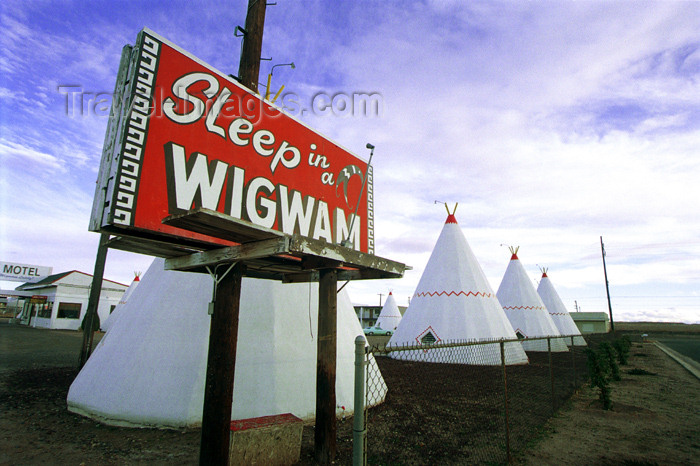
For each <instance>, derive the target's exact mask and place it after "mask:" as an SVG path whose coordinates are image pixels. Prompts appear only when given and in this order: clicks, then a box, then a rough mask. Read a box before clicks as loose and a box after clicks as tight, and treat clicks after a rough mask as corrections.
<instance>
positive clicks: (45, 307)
mask: <svg viewBox="0 0 700 466" xmlns="http://www.w3.org/2000/svg"><path fill="white" fill-rule="evenodd" d="M36 307H37V308H38V309H39V310H38V312H37V314H36V315H37V317H43V318H45V319H50V318H51V311H52V307H53V303H46V304H37V305H36Z"/></svg>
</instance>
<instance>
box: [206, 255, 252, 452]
mask: <svg viewBox="0 0 700 466" xmlns="http://www.w3.org/2000/svg"><path fill="white" fill-rule="evenodd" d="M225 270H226V272H224V274H222V276H217V277H216V285H215V286H216V299H215V300H214V314H212V316H211V325H210V327H209V353H208V357H207V376H206V386H205V388H204V408H203V410H202V437H201V443H200V450H199V464H207V465H210V464H211V465H214V464H222V465H223V464H228V456H229V444H230V437H229V435H230V434H229V432H230V425H231V405H232V401H233V381H234V374H235V372H236V346H237V343H238V311H239V309H240V301H241V281H242V280H243V272H244V270H245V265H243V264H241V263H240V262H239V263H235V264H232V265H231V266H230V268H227V269H225Z"/></svg>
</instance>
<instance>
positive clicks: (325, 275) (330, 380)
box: [314, 269, 338, 464]
mask: <svg viewBox="0 0 700 466" xmlns="http://www.w3.org/2000/svg"><path fill="white" fill-rule="evenodd" d="M337 289H338V273H337V271H336V270H335V269H324V270H321V271H320V279H319V282H318V340H317V346H316V348H317V350H316V430H315V431H314V455H315V457H316V460H317V461H318V462H319V463H321V464H330V462H331V461H332V460H333V458H335V447H336V430H337V428H336V420H335V407H336V401H335V371H336V345H337V340H338V338H337V334H338V331H337V330H338V324H337V322H338V319H337V308H338V292H337Z"/></svg>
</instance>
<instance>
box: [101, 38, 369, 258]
mask: <svg viewBox="0 0 700 466" xmlns="http://www.w3.org/2000/svg"><path fill="white" fill-rule="evenodd" d="M363 184H365V185H366V188H365V189H364V190H363V189H362V186H363ZM358 204H359V209H358V211H357V216H355V213H354V210H355V207H356V205H358ZM197 208H203V209H209V210H212V211H217V212H220V213H222V214H225V215H228V216H231V217H233V218H236V219H240V220H241V221H244V222H249V223H251V224H254V225H257V226H262V227H265V228H270V229H273V230H277V231H280V232H283V233H285V234H290V235H300V236H303V237H308V238H310V239H313V240H320V241H325V242H327V243H330V244H340V243H341V242H343V241H344V240H347V239H349V240H350V241H349V244H350V245H351V247H352V248H353V249H355V250H357V251H360V252H364V253H369V254H373V253H374V212H373V208H374V202H373V179H372V171H371V167H370V166H368V165H367V162H366V161H364V160H363V159H361V158H360V157H357V156H356V155H354V154H352V153H351V152H350V151H348V150H346V149H344V148H342V147H341V146H339V145H338V144H336V143H334V142H332V141H330V140H329V139H328V138H326V137H324V136H322V135H321V134H319V133H318V132H316V131H314V130H312V129H311V128H309V127H308V126H306V125H305V124H304V123H302V122H300V121H298V120H296V119H295V118H294V117H292V116H289V115H287V114H285V113H284V112H282V111H281V109H279V108H277V107H275V106H274V105H272V104H271V103H269V102H267V101H265V100H263V99H262V98H261V97H260V96H258V95H256V94H253V93H251V92H250V91H249V90H248V89H246V88H244V87H243V86H241V85H240V84H238V83H237V82H236V81H235V80H234V79H232V78H231V77H230V76H227V75H225V74H223V73H221V72H220V71H218V70H216V69H214V68H212V67H211V66H209V65H207V64H206V63H204V62H202V61H201V60H199V59H197V58H196V57H194V56H192V55H190V54H189V53H187V52H186V51H184V50H182V49H180V48H179V47H177V46H175V45H174V44H172V43H170V42H169V41H167V40H166V39H164V38H163V37H161V36H159V35H157V34H156V33H154V32H152V31H150V30H148V29H144V30H142V31H141V32H140V33H139V35H138V38H137V41H136V44H135V45H134V46H133V47H131V46H126V47H124V50H123V52H122V60H121V64H120V69H119V72H118V76H117V84H116V87H115V95H114V99H113V103H112V112H111V115H110V120H109V124H108V128H107V132H106V136H105V144H104V148H103V155H102V162H101V165H100V172H99V177H98V185H97V189H96V192H95V199H94V203H93V209H92V215H91V219H90V230H92V231H101V232H108V233H111V234H113V235H118V236H120V237H129V238H130V239H129V240H128V241H126V242H123V243H122V245H121V248H122V249H127V250H134V251H135V252H142V253H144V252H145V253H150V254H155V255H161V256H166V257H167V256H173V255H180V254H182V253H183V252H185V251H183V248H192V249H193V250H196V249H210V248H214V247H222V246H231V245H235V244H236V243H240V241H237V239H236V238H235V237H234V238H231V239H229V240H222V239H221V238H217V237H213V236H209V235H205V234H201V233H198V232H192V231H189V230H183V229H180V228H177V227H176V226H172V225H168V224H164V223H163V222H162V221H163V219H165V218H167V217H170V216H173V215H178V214H183V213H186V212H188V211H191V210H194V209H197ZM350 230H351V231H350ZM154 242H155V243H157V245H158V246H157V247H153V245H154ZM111 246H112V245H111Z"/></svg>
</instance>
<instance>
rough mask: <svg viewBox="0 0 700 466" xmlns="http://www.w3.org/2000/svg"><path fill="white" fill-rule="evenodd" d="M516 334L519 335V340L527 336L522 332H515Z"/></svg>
mask: <svg viewBox="0 0 700 466" xmlns="http://www.w3.org/2000/svg"><path fill="white" fill-rule="evenodd" d="M515 336H516V337H518V340H522V339H523V338H525V335H523V334H522V333H520V332H515Z"/></svg>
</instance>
